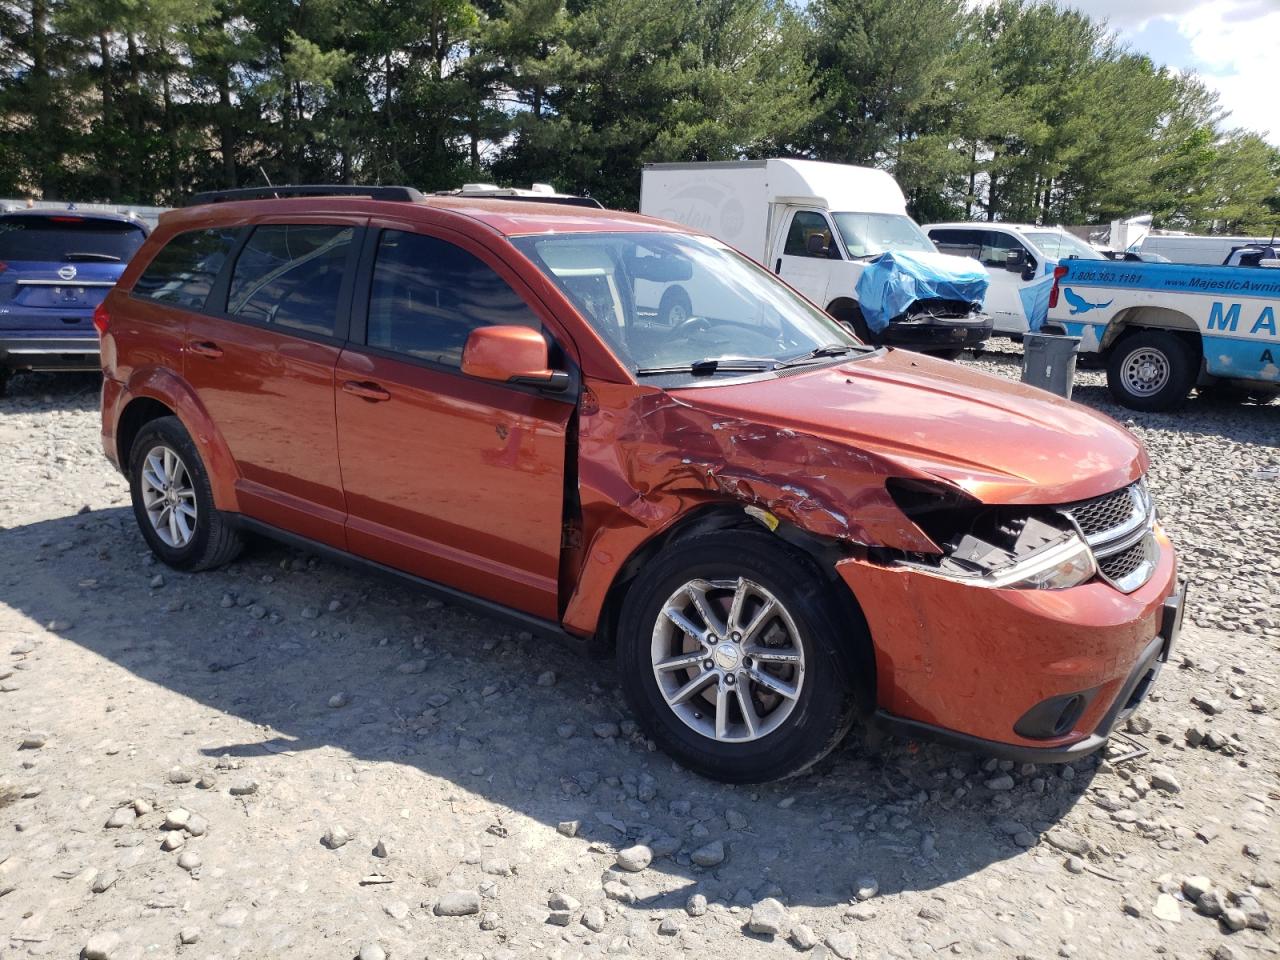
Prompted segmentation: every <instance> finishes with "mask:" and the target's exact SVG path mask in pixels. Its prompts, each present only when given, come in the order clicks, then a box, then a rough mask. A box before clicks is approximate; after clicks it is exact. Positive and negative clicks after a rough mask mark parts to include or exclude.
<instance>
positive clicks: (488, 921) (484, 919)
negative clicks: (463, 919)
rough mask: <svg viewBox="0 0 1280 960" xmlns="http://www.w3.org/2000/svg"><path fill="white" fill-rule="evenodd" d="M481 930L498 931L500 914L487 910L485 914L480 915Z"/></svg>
mask: <svg viewBox="0 0 1280 960" xmlns="http://www.w3.org/2000/svg"><path fill="white" fill-rule="evenodd" d="M480 929H481V930H497V929H498V912H497V911H496V910H486V911H485V912H484V913H482V914H480Z"/></svg>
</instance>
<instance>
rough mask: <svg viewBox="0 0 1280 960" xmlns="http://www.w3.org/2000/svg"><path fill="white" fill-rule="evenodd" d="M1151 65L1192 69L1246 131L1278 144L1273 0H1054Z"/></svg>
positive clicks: (1277, 2)
mask: <svg viewBox="0 0 1280 960" xmlns="http://www.w3.org/2000/svg"><path fill="white" fill-rule="evenodd" d="M1060 2H1061V4H1062V6H1067V7H1072V8H1074V9H1076V10H1080V11H1082V12H1084V13H1087V14H1089V15H1090V16H1092V17H1095V18H1097V19H1099V20H1106V21H1107V23H1108V25H1109V26H1110V27H1111V29H1112V30H1113V31H1114V32H1115V33H1116V34H1117V35H1118V36H1119V37H1120V39H1121V40H1122V41H1124V42H1125V43H1127V44H1128V45H1129V46H1130V47H1132V48H1133V49H1134V50H1135V51H1137V52H1139V53H1145V54H1147V55H1148V56H1149V57H1151V59H1152V60H1154V61H1155V62H1156V63H1158V64H1166V65H1168V66H1171V67H1175V68H1177V69H1179V70H1194V71H1195V72H1196V73H1197V74H1199V75H1200V77H1201V79H1203V80H1204V82H1205V83H1206V84H1208V85H1209V86H1210V87H1211V88H1212V89H1214V90H1216V91H1217V92H1218V96H1219V100H1220V103H1221V105H1222V107H1223V108H1224V109H1226V110H1228V111H1230V115H1229V116H1227V117H1226V118H1225V119H1224V120H1223V124H1222V125H1223V126H1224V127H1225V128H1227V129H1231V128H1233V127H1245V128H1248V129H1250V130H1253V131H1255V132H1257V133H1262V134H1264V135H1266V137H1267V139H1268V140H1269V141H1270V142H1271V143H1273V144H1275V145H1276V146H1280V94H1278V93H1277V77H1280V63H1277V58H1278V57H1280V0H1060Z"/></svg>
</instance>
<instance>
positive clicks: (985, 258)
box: [925, 222, 1107, 336]
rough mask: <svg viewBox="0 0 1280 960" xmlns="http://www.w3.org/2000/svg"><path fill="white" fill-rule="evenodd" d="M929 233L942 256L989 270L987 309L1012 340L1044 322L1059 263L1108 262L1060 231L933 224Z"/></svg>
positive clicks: (1025, 226)
mask: <svg viewBox="0 0 1280 960" xmlns="http://www.w3.org/2000/svg"><path fill="white" fill-rule="evenodd" d="M925 229H926V231H927V232H928V234H929V237H930V239H932V240H933V242H934V243H935V244H936V245H937V247H938V249H939V250H941V251H942V252H943V253H952V254H955V255H957V256H964V257H974V258H976V259H977V260H979V261H981V263H982V265H983V266H984V267H986V268H987V273H988V274H989V276H990V281H991V283H990V286H988V287H987V298H986V300H984V301H983V308H984V309H985V310H986V312H987V313H989V314H991V319H992V321H993V324H994V327H993V329H994V331H995V332H996V333H1002V334H1006V335H1011V336H1019V335H1021V334H1024V333H1026V332H1027V331H1028V330H1029V329H1033V328H1038V327H1039V326H1040V325H1041V324H1043V323H1044V322H1045V318H1046V317H1047V316H1048V313H1049V291H1050V290H1051V289H1052V287H1053V268H1054V267H1056V266H1057V265H1058V264H1059V262H1061V261H1062V260H1067V259H1076V260H1106V259H1107V257H1106V256H1105V255H1104V254H1103V253H1102V252H1101V251H1099V250H1096V249H1094V248H1093V247H1091V246H1089V244H1087V243H1085V242H1084V241H1083V240H1081V239H1080V238H1079V237H1077V236H1076V235H1075V234H1073V233H1069V232H1068V231H1066V230H1063V229H1062V228H1061V227H1036V226H1032V225H1030V224H1023V223H986V222H982V223H934V224H930V225H929V226H928V227H926V228H925ZM1047 332H1054V331H1047ZM1056 332H1061V331H1056Z"/></svg>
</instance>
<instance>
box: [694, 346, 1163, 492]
mask: <svg viewBox="0 0 1280 960" xmlns="http://www.w3.org/2000/svg"><path fill="white" fill-rule="evenodd" d="M671 395H672V396H673V397H678V399H679V400H680V401H681V402H683V403H687V404H689V405H690V406H691V407H693V408H695V409H698V410H702V411H705V412H707V413H710V414H712V415H713V416H723V417H727V418H732V419H733V420H735V421H737V422H744V421H745V422H751V423H755V424H759V425H762V426H772V427H775V428H779V429H780V430H782V431H795V432H797V433H803V434H807V435H812V436H815V437H821V438H824V439H826V440H828V441H831V442H833V443H838V444H840V445H841V446H843V447H846V448H848V449H849V451H850V452H856V453H863V454H868V455H870V456H871V457H872V458H874V459H876V460H878V461H886V462H887V465H888V466H889V467H890V468H892V467H893V466H894V465H897V466H899V467H900V468H901V470H900V471H898V475H899V476H915V477H933V478H938V479H941V480H944V481H948V482H951V483H954V484H955V485H957V486H959V487H960V488H962V489H963V490H965V491H966V492H967V493H969V494H970V495H972V496H974V497H976V498H978V499H979V500H982V501H983V502H987V503H1022V504H1060V503H1069V502H1072V501H1075V500H1083V499H1086V498H1088V497H1093V496H1098V495H1100V494H1103V493H1108V492H1110V491H1112V490H1116V489H1119V488H1120V487H1122V486H1124V485H1125V484H1127V483H1130V482H1132V481H1133V480H1135V479H1137V478H1138V477H1140V476H1141V475H1142V474H1143V473H1145V471H1146V468H1147V462H1148V461H1147V456H1146V451H1145V450H1144V449H1143V447H1142V444H1141V443H1140V442H1139V440H1138V439H1137V438H1136V437H1135V436H1134V435H1133V434H1131V433H1130V432H1129V431H1127V430H1125V429H1124V428H1123V427H1121V426H1120V425H1119V424H1118V423H1116V422H1115V421H1114V420H1112V419H1110V418H1109V417H1106V416H1103V415H1102V414H1099V413H1095V412H1094V411H1092V410H1089V409H1088V408H1086V407H1083V406H1081V405H1079V404H1076V403H1072V402H1070V401H1068V400H1063V399H1061V398H1059V397H1056V396H1054V395H1052V394H1049V393H1046V392H1044V391H1042V390H1037V389H1034V388H1032V387H1027V386H1024V385H1022V384H1018V383H1012V382H1010V381H1007V380H1004V379H1002V378H999V377H995V376H991V375H988V374H984V373H980V372H977V371H975V370H972V369H970V368H967V367H963V366H961V365H959V364H955V363H948V362H946V361H943V360H937V359H934V358H931V357H926V356H922V355H919V354H913V353H908V352H905V351H900V350H898V351H888V352H884V353H881V354H879V355H875V356H870V357H866V358H864V359H860V360H855V361H850V362H846V363H842V364H838V365H834V366H827V367H823V368H820V369H817V370H811V371H805V372H803V373H798V374H795V375H792V376H787V377H781V378H779V379H777V380H769V381H763V382H760V381H757V382H753V383H749V384H741V385H727V386H721V387H710V388H698V389H690V390H673V391H671ZM780 446H781V447H785V446H786V443H785V442H782V443H780ZM797 480H798V481H803V477H801V476H798V477H797Z"/></svg>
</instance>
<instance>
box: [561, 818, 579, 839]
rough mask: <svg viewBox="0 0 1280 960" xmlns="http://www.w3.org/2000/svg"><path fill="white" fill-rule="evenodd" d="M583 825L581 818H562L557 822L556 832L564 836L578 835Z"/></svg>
mask: <svg viewBox="0 0 1280 960" xmlns="http://www.w3.org/2000/svg"><path fill="white" fill-rule="evenodd" d="M581 827H582V821H581V820H561V821H560V822H559V823H558V824H556V832H557V833H559V834H560V835H561V836H562V837H576V836H577V835H578V830H579V829H581Z"/></svg>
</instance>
